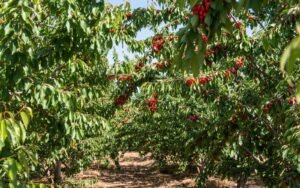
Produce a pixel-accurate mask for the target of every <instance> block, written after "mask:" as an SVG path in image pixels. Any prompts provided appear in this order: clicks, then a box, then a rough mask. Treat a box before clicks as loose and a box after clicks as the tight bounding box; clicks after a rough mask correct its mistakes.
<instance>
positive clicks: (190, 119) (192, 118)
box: [187, 114, 199, 123]
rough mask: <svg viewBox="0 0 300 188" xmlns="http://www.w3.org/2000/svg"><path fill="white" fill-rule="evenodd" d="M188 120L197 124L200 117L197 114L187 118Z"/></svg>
mask: <svg viewBox="0 0 300 188" xmlns="http://www.w3.org/2000/svg"><path fill="white" fill-rule="evenodd" d="M187 120H188V121H190V122H193V123H195V122H197V121H198V120H199V117H198V116H197V115H195V114H191V115H189V116H188V117H187Z"/></svg>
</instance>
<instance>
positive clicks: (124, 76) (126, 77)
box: [118, 75, 132, 81]
mask: <svg viewBox="0 0 300 188" xmlns="http://www.w3.org/2000/svg"><path fill="white" fill-rule="evenodd" d="M118 80H119V81H130V80H132V76H130V75H119V77H118Z"/></svg>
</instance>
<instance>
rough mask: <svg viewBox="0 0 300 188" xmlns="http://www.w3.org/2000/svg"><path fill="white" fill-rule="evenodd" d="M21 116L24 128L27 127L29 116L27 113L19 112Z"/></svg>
mask: <svg viewBox="0 0 300 188" xmlns="http://www.w3.org/2000/svg"><path fill="white" fill-rule="evenodd" d="M21 118H22V122H23V124H24V125H25V128H26V129H27V128H28V125H29V117H28V115H27V113H26V112H21Z"/></svg>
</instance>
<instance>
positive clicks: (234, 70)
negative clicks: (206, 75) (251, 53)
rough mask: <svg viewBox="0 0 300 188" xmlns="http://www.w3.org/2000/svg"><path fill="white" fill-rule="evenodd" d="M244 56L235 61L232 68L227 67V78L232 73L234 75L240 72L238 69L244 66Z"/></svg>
mask: <svg viewBox="0 0 300 188" xmlns="http://www.w3.org/2000/svg"><path fill="white" fill-rule="evenodd" d="M244 59H245V58H244V57H239V58H238V59H237V60H236V61H235V66H234V67H232V68H230V69H226V70H225V78H229V76H230V73H231V74H233V75H236V73H237V72H238V70H239V69H240V68H241V67H242V66H244Z"/></svg>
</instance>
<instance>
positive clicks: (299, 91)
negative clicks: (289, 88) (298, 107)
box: [296, 83, 300, 101]
mask: <svg viewBox="0 0 300 188" xmlns="http://www.w3.org/2000/svg"><path fill="white" fill-rule="evenodd" d="M296 98H297V101H300V83H298V85H297V89H296Z"/></svg>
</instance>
